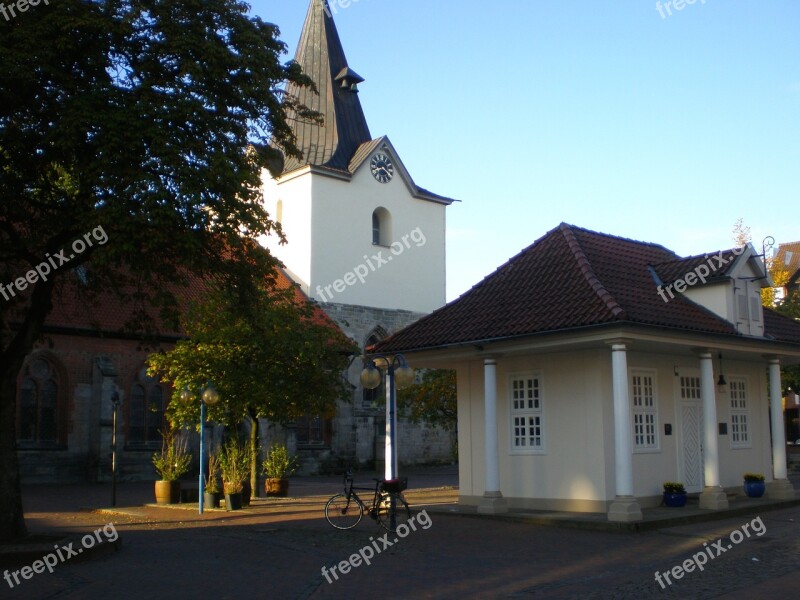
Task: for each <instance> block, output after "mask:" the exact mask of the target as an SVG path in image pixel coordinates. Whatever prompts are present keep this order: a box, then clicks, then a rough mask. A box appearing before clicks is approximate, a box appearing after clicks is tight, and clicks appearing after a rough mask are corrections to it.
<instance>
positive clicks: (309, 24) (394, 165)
mask: <svg viewBox="0 0 800 600" xmlns="http://www.w3.org/2000/svg"><path fill="white" fill-rule="evenodd" d="M295 60H296V61H297V62H298V63H299V64H300V65H301V66H302V67H303V71H304V72H305V73H306V74H307V75H309V76H310V77H311V78H312V79H313V80H314V82H315V83H316V85H317V89H318V90H319V93H318V94H317V93H314V92H313V91H311V90H309V89H307V88H299V87H297V86H295V85H290V86H289V87H288V89H287V90H286V92H287V94H288V95H290V96H292V97H296V98H297V99H298V100H299V101H300V103H302V104H304V105H306V106H308V107H309V108H312V109H314V110H316V111H318V112H319V113H321V114H322V116H323V122H322V123H321V124H319V123H310V122H308V121H305V122H303V121H302V120H301V119H299V118H298V117H297V116H296V115H290V119H292V122H293V123H294V125H293V128H294V133H295V135H296V137H297V145H298V147H299V148H300V150H301V151H302V152H303V159H302V160H297V159H293V158H290V159H287V160H286V161H285V164H284V168H283V172H282V173H281V175H280V176H279V177H278V178H277V179H272V178H271V177H269V176H267V177H265V182H264V197H265V200H266V207H267V210H268V211H269V212H270V214H272V215H273V216H274V217H275V218H276V219H277V220H279V221H280V223H281V225H282V227H283V229H284V232H285V234H286V236H287V238H288V240H289V243H288V244H287V245H284V246H280V245H278V244H277V243H276V242H275V240H267V245H268V247H269V248H270V250H271V251H272V252H273V253H274V254H275V255H276V256H278V257H279V258H280V259H281V260H283V262H284V263H285V264H286V266H287V268H288V270H289V272H290V275H291V276H292V277H293V278H294V279H295V281H297V282H298V283H299V284H300V285H301V287H302V288H303V291H304V292H306V294H308V296H310V297H311V298H313V299H315V300H317V301H318V302H320V303H321V304H326V303H333V304H347V305H357V306H367V307H373V308H382V309H390V310H391V309H402V310H408V311H412V312H416V313H429V312H431V311H433V310H435V309H436V308H439V307H440V306H442V305H443V304H444V303H445V209H446V207H447V206H449V205H450V204H451V203H452V202H453V200H451V199H449V198H445V197H442V196H438V195H436V194H433V193H431V192H428V191H427V190H424V189H422V188H421V187H419V186H418V185H417V184H416V183H415V182H414V180H413V178H412V177H411V175H410V173H409V172H408V170H406V168H405V166H404V165H403V162H402V160H401V159H400V157H399V155H398V154H397V151H396V150H395V148H394V147H393V146H392V143H391V141H390V140H389V138H388V137H386V136H383V137H378V138H373V137H372V136H371V134H370V131H369V127H368V125H367V121H366V118H365V117H364V112H363V110H362V108H361V101H360V100H359V95H358V94H359V84H361V83H362V82H364V79H363V78H362V77H361V76H359V75H358V73H356V72H355V71H354V70H353V69H351V68H350V66H349V64H348V62H347V59H346V58H345V54H344V50H343V48H342V44H341V41H340V40H339V34H338V32H337V30H336V25H335V24H334V21H333V18H332V16H331V14H330V10H329V9H328V8H327V5H326V2H325V0H312V2H311V5H310V7H309V10H308V15H307V17H306V21H305V25H304V27H303V32H302V34H301V37H300V43H299V45H298V48H297V54H296V56H295ZM421 133H422V132H421Z"/></svg>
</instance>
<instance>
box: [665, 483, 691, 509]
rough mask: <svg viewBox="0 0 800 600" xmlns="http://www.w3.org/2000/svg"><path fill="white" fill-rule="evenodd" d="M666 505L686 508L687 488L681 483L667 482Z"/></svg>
mask: <svg viewBox="0 0 800 600" xmlns="http://www.w3.org/2000/svg"><path fill="white" fill-rule="evenodd" d="M664 504H665V505H667V506H672V507H675V508H679V507H681V506H686V488H685V487H683V483H681V482H680V481H667V482H666V483H664Z"/></svg>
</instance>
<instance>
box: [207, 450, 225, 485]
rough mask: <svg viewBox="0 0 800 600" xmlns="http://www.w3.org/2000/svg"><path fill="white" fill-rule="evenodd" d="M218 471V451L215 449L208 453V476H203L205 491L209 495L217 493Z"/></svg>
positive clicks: (219, 471)
mask: <svg viewBox="0 0 800 600" xmlns="http://www.w3.org/2000/svg"><path fill="white" fill-rule="evenodd" d="M220 469H221V465H220V449H219V448H216V449H215V450H213V451H210V452H209V453H208V475H205V474H204V475H203V476H204V477H205V490H206V491H207V492H208V493H209V494H218V493H219V478H220V475H221V470H220Z"/></svg>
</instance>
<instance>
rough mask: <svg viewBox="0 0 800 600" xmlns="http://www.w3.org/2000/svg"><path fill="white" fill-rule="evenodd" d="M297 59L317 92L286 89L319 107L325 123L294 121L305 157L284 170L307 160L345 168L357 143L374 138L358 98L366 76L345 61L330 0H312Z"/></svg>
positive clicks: (307, 163)
mask: <svg viewBox="0 0 800 600" xmlns="http://www.w3.org/2000/svg"><path fill="white" fill-rule="evenodd" d="M295 60H296V61H297V62H298V63H300V65H301V66H302V68H303V72H304V73H305V74H306V75H308V76H309V77H311V79H313V80H314V83H316V85H317V90H318V91H319V94H315V93H314V92H312V91H311V90H309V89H307V88H301V87H298V86H296V85H294V84H289V86H288V88H287V93H289V94H290V95H292V96H295V97H297V98H298V99H299V101H300V103H301V104H304V105H305V106H307V107H309V108H311V109H313V110H316V111H318V112H320V113H321V114H322V115H323V118H324V122H323V124H321V125H320V124H317V123H307V122H303V121H300V120H297V119H295V120H294V122H293V125H292V128H293V130H294V133H295V136H296V137H297V147H298V148H299V149H300V150H301V151H302V152H303V159H302V160H297V159H294V158H289V159H287V160H286V164H285V165H284V173H287V172H289V171H293V170H295V169H298V168H300V167H303V166H305V165H313V166H324V167H329V168H332V169H337V170H342V171H347V168H348V165H349V164H350V160H351V158H352V157H353V155H354V154H355V152H356V150H357V149H358V147H359V146H360V145H361V144H363V143H364V142H368V141H370V140H371V139H372V138H371V136H370V133H369V127H368V126H367V120H366V119H365V118H364V111H363V110H362V108H361V102H360V101H359V99H358V88H357V86H358V84H359V83H361V82H362V81H364V79H363V78H362V77H360V76H359V75H358V74H357V73H356V72H355V71H353V70H352V69H351V68H350V67H349V66H348V64H347V59H346V58H345V55H344V49H343V48H342V43H341V41H340V40H339V33H338V31H337V30H336V25H335V23H334V22H333V17H332V15H331V11H330V8H329V7H328V2H327V0H311V5H310V6H309V8H308V15H307V16H306V22H305V25H304V26H303V32H302V34H301V35H300V43H299V44H298V46H297V53H296V55H295ZM290 118H293V117H292V116H291V115H290Z"/></svg>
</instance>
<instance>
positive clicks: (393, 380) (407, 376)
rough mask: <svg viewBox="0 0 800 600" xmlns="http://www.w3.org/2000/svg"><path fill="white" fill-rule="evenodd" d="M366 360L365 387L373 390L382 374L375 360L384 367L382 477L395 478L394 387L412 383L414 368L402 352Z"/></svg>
mask: <svg viewBox="0 0 800 600" xmlns="http://www.w3.org/2000/svg"><path fill="white" fill-rule="evenodd" d="M368 360H369V362H368V363H367V366H366V367H364V370H363V371H361V385H362V386H364V387H365V388H367V389H370V390H374V389H375V388H377V387H378V386H379V385H380V384H381V379H382V375H381V372H380V371H379V370H378V367H377V365H376V362H377V361H382V362H383V363H384V364H385V368H386V467H385V470H384V479H395V478H396V477H397V463H398V461H397V410H396V409H397V397H396V396H397V394H396V389H403V388H405V387H408V386H410V385H412V384H413V383H414V369H412V368H411V367H409V366H408V363H406V359H405V357H404V356H403V355H402V354H395V355H394V356H393V357H392V358H391V359H390V358H389V357H386V356H383V355H381V354H378V355H376V356H373V357H372V358H370V359H368ZM395 388H396V389H395Z"/></svg>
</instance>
